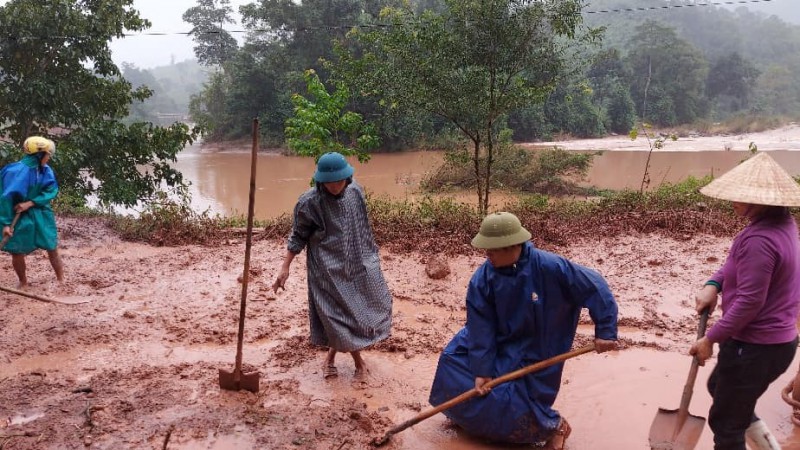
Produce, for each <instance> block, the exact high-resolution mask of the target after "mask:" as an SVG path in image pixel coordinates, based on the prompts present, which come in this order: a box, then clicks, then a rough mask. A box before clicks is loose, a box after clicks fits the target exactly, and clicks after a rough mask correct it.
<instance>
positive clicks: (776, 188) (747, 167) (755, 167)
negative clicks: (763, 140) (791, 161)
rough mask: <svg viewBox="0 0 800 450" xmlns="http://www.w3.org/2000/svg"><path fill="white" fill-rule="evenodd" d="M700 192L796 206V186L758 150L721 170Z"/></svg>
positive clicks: (799, 191) (742, 200) (798, 188)
mask: <svg viewBox="0 0 800 450" xmlns="http://www.w3.org/2000/svg"><path fill="white" fill-rule="evenodd" d="M700 192H701V193H703V194H704V195H707V196H709V197H714V198H718V199H721V200H729V201H732V202H740V203H750V204H754V205H772V206H800V186H798V184H797V182H796V181H794V179H793V178H792V177H791V176H790V175H789V174H788V173H787V172H786V171H785V170H783V168H782V167H781V166H780V165H778V163H776V162H775V160H774V159H772V158H771V157H770V156H769V155H768V154H766V153H758V154H757V155H756V156H753V157H752V158H750V159H748V160H747V161H745V162H743V163H741V164H739V165H738V166H736V167H734V168H733V169H731V170H729V171H728V172H725V173H724V174H723V175H722V176H721V177H719V178H717V179H715V180H714V181H712V182H711V183H708V185H706V186H704V187H703V188H701V189H700Z"/></svg>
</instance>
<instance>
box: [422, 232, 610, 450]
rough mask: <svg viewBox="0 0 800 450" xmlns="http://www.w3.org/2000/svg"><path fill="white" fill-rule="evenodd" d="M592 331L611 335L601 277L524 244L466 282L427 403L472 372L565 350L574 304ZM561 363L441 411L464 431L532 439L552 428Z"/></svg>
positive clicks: (458, 386)
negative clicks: (458, 324) (458, 326)
mask: <svg viewBox="0 0 800 450" xmlns="http://www.w3.org/2000/svg"><path fill="white" fill-rule="evenodd" d="M584 307H586V308H588V310H589V314H590V316H591V318H592V320H593V321H594V323H595V337H597V338H600V339H607V340H616V339H617V304H616V302H615V300H614V297H613V295H612V294H611V291H610V290H609V288H608V285H607V284H606V282H605V280H604V279H603V277H601V276H600V275H599V274H598V273H597V272H595V271H593V270H590V269H587V268H585V267H583V266H580V265H578V264H575V263H573V262H571V261H569V260H567V259H565V258H563V257H561V256H558V255H555V254H552V253H548V252H545V251H542V250H538V249H536V248H534V246H533V245H532V244H531V243H529V242H528V243H525V244H524V245H523V248H522V254H521V256H520V259H519V260H518V261H517V263H516V264H515V265H514V266H513V267H506V268H500V269H495V268H494V267H493V266H492V265H491V264H490V263H489V262H488V261H487V262H485V263H484V264H483V265H482V266H481V267H480V268H478V270H477V271H476V272H475V274H474V275H473V276H472V279H471V280H470V283H469V288H468V291H467V324H466V326H465V327H464V328H463V329H462V330H461V331H459V332H458V333H457V334H456V335H455V337H454V338H453V340H451V341H450V343H449V344H448V345H447V347H445V349H444V351H443V352H442V355H441V356H440V358H439V365H438V367H437V369H436V376H435V378H434V380H433V387H432V388H431V396H430V403H431V405H434V406H436V405H439V404H441V403H444V402H445V401H447V400H449V399H451V398H453V397H455V396H457V395H460V394H462V393H463V392H465V391H468V390H470V389H472V388H474V387H475V378H476V377H478V376H480V377H492V378H497V377H498V376H501V375H504V374H506V373H508V372H511V371H514V370H517V369H521V368H523V367H525V366H528V365H530V364H534V363H536V362H539V361H542V360H545V359H548V358H550V357H553V356H556V355H559V354H562V353H565V352H568V351H569V350H570V348H571V347H572V341H573V339H574V338H575V331H576V329H577V325H578V319H579V317H580V312H581V308H584ZM563 367H564V364H563V363H561V364H557V365H554V366H551V367H549V368H546V369H544V370H541V371H539V372H536V373H532V374H529V375H527V376H525V377H523V378H520V379H517V380H514V381H510V382H507V383H504V384H501V385H498V386H496V387H494V388H493V389H492V391H491V392H490V393H489V394H488V395H486V396H484V397H477V398H474V399H471V400H468V401H466V402H464V403H461V404H459V405H457V406H454V407H453V408H451V409H449V410H447V411H445V412H444V414H445V415H446V416H447V417H449V418H450V419H451V420H453V421H454V422H455V423H456V424H458V425H459V426H461V427H462V428H464V429H465V430H466V431H467V432H469V433H470V434H473V435H475V436H479V437H483V438H485V439H488V440H491V441H498V442H508V443H538V442H542V441H545V440H546V439H547V438H548V437H549V436H550V435H552V433H553V432H554V431H555V429H556V428H557V427H558V424H559V421H560V416H559V414H558V412H557V411H555V410H554V409H553V408H552V406H553V402H554V401H555V399H556V395H557V394H558V390H559V387H560V385H561V372H562V370H563Z"/></svg>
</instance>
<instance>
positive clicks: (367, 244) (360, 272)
mask: <svg viewBox="0 0 800 450" xmlns="http://www.w3.org/2000/svg"><path fill="white" fill-rule="evenodd" d="M314 182H315V186H314V187H313V188H311V189H309V190H308V191H306V192H305V193H303V194H302V195H301V196H300V199H299V200H298V201H297V204H296V205H295V208H294V221H293V224H292V232H291V234H290V235H289V239H288V245H287V251H286V256H285V257H284V260H283V265H282V266H281V268H280V271H279V273H278V276H277V278H276V279H275V282H274V283H273V285H272V288H273V290H274V291H276V292H277V291H278V289H279V288H281V289H282V288H284V285H285V283H286V279H287V278H288V277H289V267H290V266H291V264H292V260H294V257H295V256H297V254H298V253H300V252H301V251H303V249H304V248H305V249H307V252H306V254H307V266H308V310H309V311H308V312H309V318H310V321H311V343H312V344H314V345H319V346H324V347H328V354H327V356H326V358H325V362H324V364H323V371H322V373H323V376H324V377H325V378H326V379H327V378H332V377H336V376H337V375H338V372H337V369H336V366H335V365H334V358H335V357H336V353H337V352H349V353H350V354H351V355H352V357H353V362H354V363H355V378H356V380H364V379H365V377H366V375H367V370H366V366H365V365H364V360H363V359H362V357H361V353H360V351H361V350H362V349H364V348H365V347H368V346H370V345H373V344H375V343H377V342H380V341H382V340H384V339H386V338H387V337H389V332H390V329H391V324H392V297H391V295H390V294H389V289H388V287H387V286H386V281H385V280H384V278H383V273H382V272H381V267H380V256H379V255H378V247H377V245H375V239H374V238H373V235H372V227H371V226H370V223H369V218H368V217H367V208H366V200H365V198H364V191H363V189H362V188H361V186H359V185H358V183H356V182H355V181H353V167H352V166H351V165H350V164H349V163H348V162H347V160H346V159H345V158H344V156H342V155H341V154H339V153H336V152H330V153H326V154H324V155H322V157H320V159H319V161H318V162H317V170H316V172H315V173H314Z"/></svg>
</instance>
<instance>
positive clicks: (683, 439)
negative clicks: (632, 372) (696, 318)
mask: <svg viewBox="0 0 800 450" xmlns="http://www.w3.org/2000/svg"><path fill="white" fill-rule="evenodd" d="M707 322H708V308H706V309H704V310H703V313H702V314H701V316H700V323H699V324H698V325H697V339H701V338H702V337H703V335H705V334H706V323H707ZM699 365H700V363H699V362H698V361H697V358H696V357H692V366H691V368H690V369H689V376H688V377H687V379H686V385H685V386H683V395H682V396H681V404H680V406H679V407H678V409H677V410H674V409H663V408H658V412H657V413H656V417H655V418H654V419H653V423H652V425H650V448H651V449H652V450H692V449H693V448H694V447H695V446H696V445H697V441H699V440H700V435H701V434H703V428H705V426H706V419H705V418H704V417H700V416H695V415H693V414H689V403H690V402H691V401H692V391H693V389H694V382H695V379H696V378H697V368H698V366H699Z"/></svg>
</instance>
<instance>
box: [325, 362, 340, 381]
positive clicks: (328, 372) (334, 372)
mask: <svg viewBox="0 0 800 450" xmlns="http://www.w3.org/2000/svg"><path fill="white" fill-rule="evenodd" d="M338 376H339V370H338V369H336V366H334V365H333V364H328V363H327V362H326V363H325V365H323V366H322V378H324V379H326V380H328V379H331V378H336V377H338Z"/></svg>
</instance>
